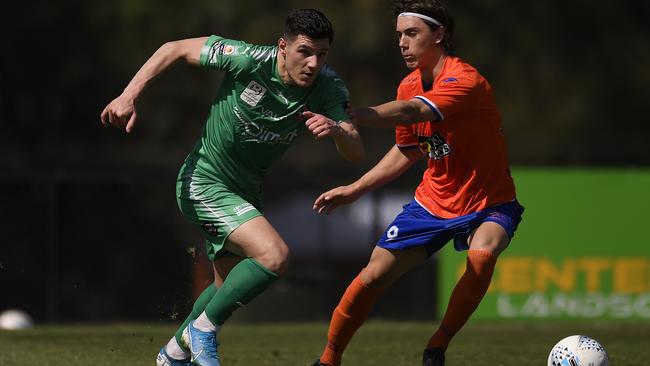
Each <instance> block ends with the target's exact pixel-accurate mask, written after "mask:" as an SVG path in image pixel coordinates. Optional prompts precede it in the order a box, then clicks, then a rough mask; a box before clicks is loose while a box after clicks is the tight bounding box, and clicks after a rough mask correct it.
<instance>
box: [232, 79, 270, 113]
mask: <svg viewBox="0 0 650 366" xmlns="http://www.w3.org/2000/svg"><path fill="white" fill-rule="evenodd" d="M264 94H266V88H265V87H263V86H262V85H260V84H258V83H257V82H256V81H255V80H251V82H250V83H248V86H246V89H244V91H243V92H242V93H241V95H240V96H239V97H240V98H241V100H243V101H244V103H246V104H248V105H249V106H251V107H255V106H256V105H257V103H259V102H260V100H262V98H263V97H264Z"/></svg>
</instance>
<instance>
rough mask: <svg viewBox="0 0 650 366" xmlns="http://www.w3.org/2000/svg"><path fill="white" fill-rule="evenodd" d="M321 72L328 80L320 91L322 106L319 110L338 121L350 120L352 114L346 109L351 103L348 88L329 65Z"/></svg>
mask: <svg viewBox="0 0 650 366" xmlns="http://www.w3.org/2000/svg"><path fill="white" fill-rule="evenodd" d="M321 74H322V75H321V76H323V77H325V78H326V79H327V80H326V82H325V83H324V88H322V90H321V92H320V99H321V103H320V104H321V107H320V108H319V109H320V110H319V111H318V112H320V113H323V114H324V115H326V116H327V117H329V118H331V119H332V120H334V121H336V122H340V121H349V120H350V115H349V114H348V112H347V111H346V109H347V108H348V106H349V104H350V92H349V91H348V88H347V87H346V86H345V83H344V82H343V80H342V79H341V78H340V77H339V76H338V75H337V74H336V72H335V71H334V70H332V69H331V68H329V67H328V66H325V67H323V70H321Z"/></svg>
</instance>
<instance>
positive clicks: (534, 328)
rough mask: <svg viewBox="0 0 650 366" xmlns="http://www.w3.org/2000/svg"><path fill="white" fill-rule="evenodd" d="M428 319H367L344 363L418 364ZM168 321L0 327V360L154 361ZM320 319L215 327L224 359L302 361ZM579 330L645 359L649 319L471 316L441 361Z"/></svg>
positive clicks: (476, 361) (311, 349) (28, 363)
mask: <svg viewBox="0 0 650 366" xmlns="http://www.w3.org/2000/svg"><path fill="white" fill-rule="evenodd" d="M434 326H435V324H433V323H405V322H400V323H397V322H380V321H371V322H368V323H367V324H366V325H364V327H363V328H362V329H361V330H360V331H359V333H358V334H357V336H356V337H355V338H354V340H353V341H352V343H351V344H350V346H349V347H348V351H347V352H346V355H345V358H344V365H349V366H370V365H391V366H400V365H411V366H413V365H420V364H421V363H420V362H421V361H420V357H421V356H420V355H421V349H422V347H423V345H424V343H425V342H426V340H427V339H428V336H429V335H430V332H431V330H432V329H433V328H434ZM173 330H174V329H173V327H172V326H167V325H142V324H137V325H136V324H107V325H92V326H91V325H80V326H46V327H37V328H34V329H30V330H26V331H0V366H14V365H16V366H32V365H34V366H35V365H47V366H58V365H62V366H63V365H66V366H86V365H94V366H103V365H106V366H108V365H110V366H114V365H131V366H138V365H148V366H151V365H155V362H154V359H155V355H156V353H157V352H158V349H159V348H160V346H161V345H162V344H163V343H164V342H166V341H167V340H168V339H169V337H170V335H171V334H172V332H173ZM326 331H327V326H326V324H324V323H282V324H259V325H255V324H246V325H243V324H228V325H227V326H226V327H224V329H223V330H222V333H221V335H220V338H221V348H220V350H221V353H222V363H223V365H225V366H253V365H287V366H292V365H296V366H298V365H301V366H305V365H310V364H311V362H313V361H314V359H315V358H316V357H317V356H318V355H319V352H320V350H321V347H322V346H323V344H324V342H325V333H326ZM577 333H583V334H588V335H591V336H592V337H594V338H596V339H598V340H599V341H601V343H602V344H603V345H604V346H605V348H606V349H607V350H608V352H609V356H610V364H611V365H614V366H634V365H639V366H640V365H648V364H650V361H648V360H650V322H635V323H632V322H620V323H617V322H611V321H607V322H598V321H593V322H557V323H554V322H538V323H535V322H514V321H513V322H484V321H482V322H478V321H477V322H473V323H471V324H469V325H468V326H467V327H466V328H465V329H464V330H463V331H462V332H461V333H460V334H459V335H458V336H457V338H456V340H455V341H454V343H453V344H452V345H451V346H450V348H449V350H448V352H447V365H451V366H460V365H481V366H482V365H486V366H489V365H494V366H498V365H504V366H506V365H513V366H515V365H516V366H524V365H531V366H533V365H535V366H540V365H546V357H547V355H548V352H549V350H550V348H551V347H552V346H553V344H554V343H555V342H556V341H558V340H559V339H560V338H562V337H564V336H567V335H571V334H577Z"/></svg>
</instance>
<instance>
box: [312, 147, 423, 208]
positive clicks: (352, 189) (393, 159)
mask: <svg viewBox="0 0 650 366" xmlns="http://www.w3.org/2000/svg"><path fill="white" fill-rule="evenodd" d="M421 156H422V153H421V152H420V150H406V151H402V150H400V149H399V148H398V147H397V146H393V148H392V149H390V150H389V151H388V152H387V153H386V155H384V157H383V158H382V159H381V160H380V161H379V163H377V165H375V166H374V167H373V168H372V169H370V170H369V171H368V172H367V173H366V174H364V175H363V176H362V177H361V178H359V179H358V180H357V181H356V182H354V183H352V184H349V185H347V186H341V187H337V188H334V189H332V190H329V191H327V192H325V193H323V194H321V195H320V196H319V197H318V198H317V199H316V201H315V202H314V205H313V207H312V209H313V210H314V211H317V212H318V213H324V214H329V213H330V212H332V210H334V209H335V208H337V207H339V206H342V205H346V204H348V203H352V202H354V201H356V200H357V199H358V198H359V197H361V196H362V195H364V194H365V193H367V192H370V191H373V190H375V189H377V188H379V187H381V186H383V185H385V184H387V183H388V182H391V181H392V180H394V179H395V178H397V177H399V176H400V175H402V173H404V172H405V171H406V170H407V169H408V168H410V167H411V166H412V165H413V164H415V162H416V161H417V160H418V159H419V158H420V157H421Z"/></svg>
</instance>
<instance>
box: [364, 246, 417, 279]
mask: <svg viewBox="0 0 650 366" xmlns="http://www.w3.org/2000/svg"><path fill="white" fill-rule="evenodd" d="M428 257H429V255H428V254H427V250H426V247H424V246H417V247H412V248H409V249H385V248H382V247H379V246H376V247H375V249H374V250H373V251H372V255H371V256H370V260H369V261H368V265H367V266H366V268H364V269H363V271H362V272H361V274H360V276H361V281H362V282H363V283H365V284H366V285H368V286H372V287H377V288H387V287H388V286H390V285H391V284H392V283H393V282H395V281H396V280H397V279H398V278H399V277H401V276H402V275H403V274H404V273H406V272H408V271H409V270H411V269H412V268H414V267H416V266H419V265H420V264H422V263H424V262H426V260H427V258H428Z"/></svg>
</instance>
